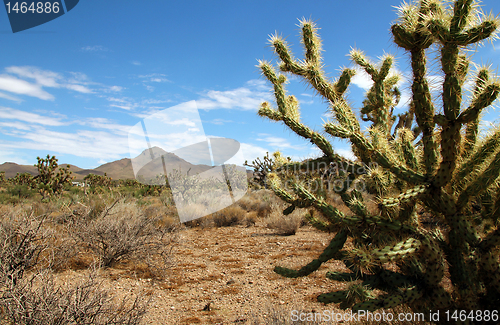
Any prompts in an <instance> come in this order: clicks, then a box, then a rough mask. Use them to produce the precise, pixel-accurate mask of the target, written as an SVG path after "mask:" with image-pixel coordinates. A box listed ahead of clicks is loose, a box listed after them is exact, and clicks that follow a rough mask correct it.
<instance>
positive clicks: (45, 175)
mask: <svg viewBox="0 0 500 325" xmlns="http://www.w3.org/2000/svg"><path fill="white" fill-rule="evenodd" d="M36 159H37V160H38V163H37V164H36V165H35V167H37V168H38V175H37V176H35V177H34V181H35V182H36V183H37V184H38V190H39V192H40V194H41V195H42V198H46V197H47V196H51V195H53V194H60V193H61V192H62V190H63V189H64V185H66V184H71V180H72V179H73V176H71V171H70V170H69V167H70V166H69V165H67V166H66V168H61V167H59V165H58V164H57V158H56V157H55V156H52V157H50V155H47V158H45V159H44V158H40V157H36ZM56 170H57V173H56Z"/></svg>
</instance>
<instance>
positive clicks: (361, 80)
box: [351, 68, 373, 90]
mask: <svg viewBox="0 0 500 325" xmlns="http://www.w3.org/2000/svg"><path fill="white" fill-rule="evenodd" d="M355 70H356V74H355V75H354V77H352V78H351V84H354V85H356V86H358V87H359V88H361V89H364V90H369V89H370V88H371V86H372V85H373V80H372V78H371V77H370V75H369V74H368V73H366V71H365V70H363V69H360V68H356V69H355Z"/></svg>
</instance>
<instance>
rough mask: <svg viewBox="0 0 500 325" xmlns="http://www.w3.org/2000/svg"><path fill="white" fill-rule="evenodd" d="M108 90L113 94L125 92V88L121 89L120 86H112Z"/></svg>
mask: <svg viewBox="0 0 500 325" xmlns="http://www.w3.org/2000/svg"><path fill="white" fill-rule="evenodd" d="M107 90H108V91H111V92H120V91H122V90H123V87H120V86H111V87H109V88H108V89H107Z"/></svg>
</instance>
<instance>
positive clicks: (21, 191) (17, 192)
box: [7, 184, 34, 199]
mask: <svg viewBox="0 0 500 325" xmlns="http://www.w3.org/2000/svg"><path fill="white" fill-rule="evenodd" d="M7 193H9V194H10V195H12V196H17V197H18V198H20V199H27V198H30V197H33V194H34V191H33V190H32V189H30V187H29V186H28V185H25V184H23V185H14V186H11V187H8V188H7Z"/></svg>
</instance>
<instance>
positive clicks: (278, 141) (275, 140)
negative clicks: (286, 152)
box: [256, 133, 305, 150]
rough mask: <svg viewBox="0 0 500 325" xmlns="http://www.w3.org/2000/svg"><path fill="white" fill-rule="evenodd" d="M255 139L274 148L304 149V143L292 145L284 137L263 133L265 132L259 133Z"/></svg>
mask: <svg viewBox="0 0 500 325" xmlns="http://www.w3.org/2000/svg"><path fill="white" fill-rule="evenodd" d="M256 140H257V141H263V142H266V143H267V144H268V145H269V146H271V147H273V148H276V149H277V150H282V149H293V150H304V149H305V146H304V145H300V146H294V145H292V144H291V143H290V142H289V141H288V140H287V139H285V138H280V137H275V136H272V135H269V134H265V133H260V134H259V138H257V139H256Z"/></svg>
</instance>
